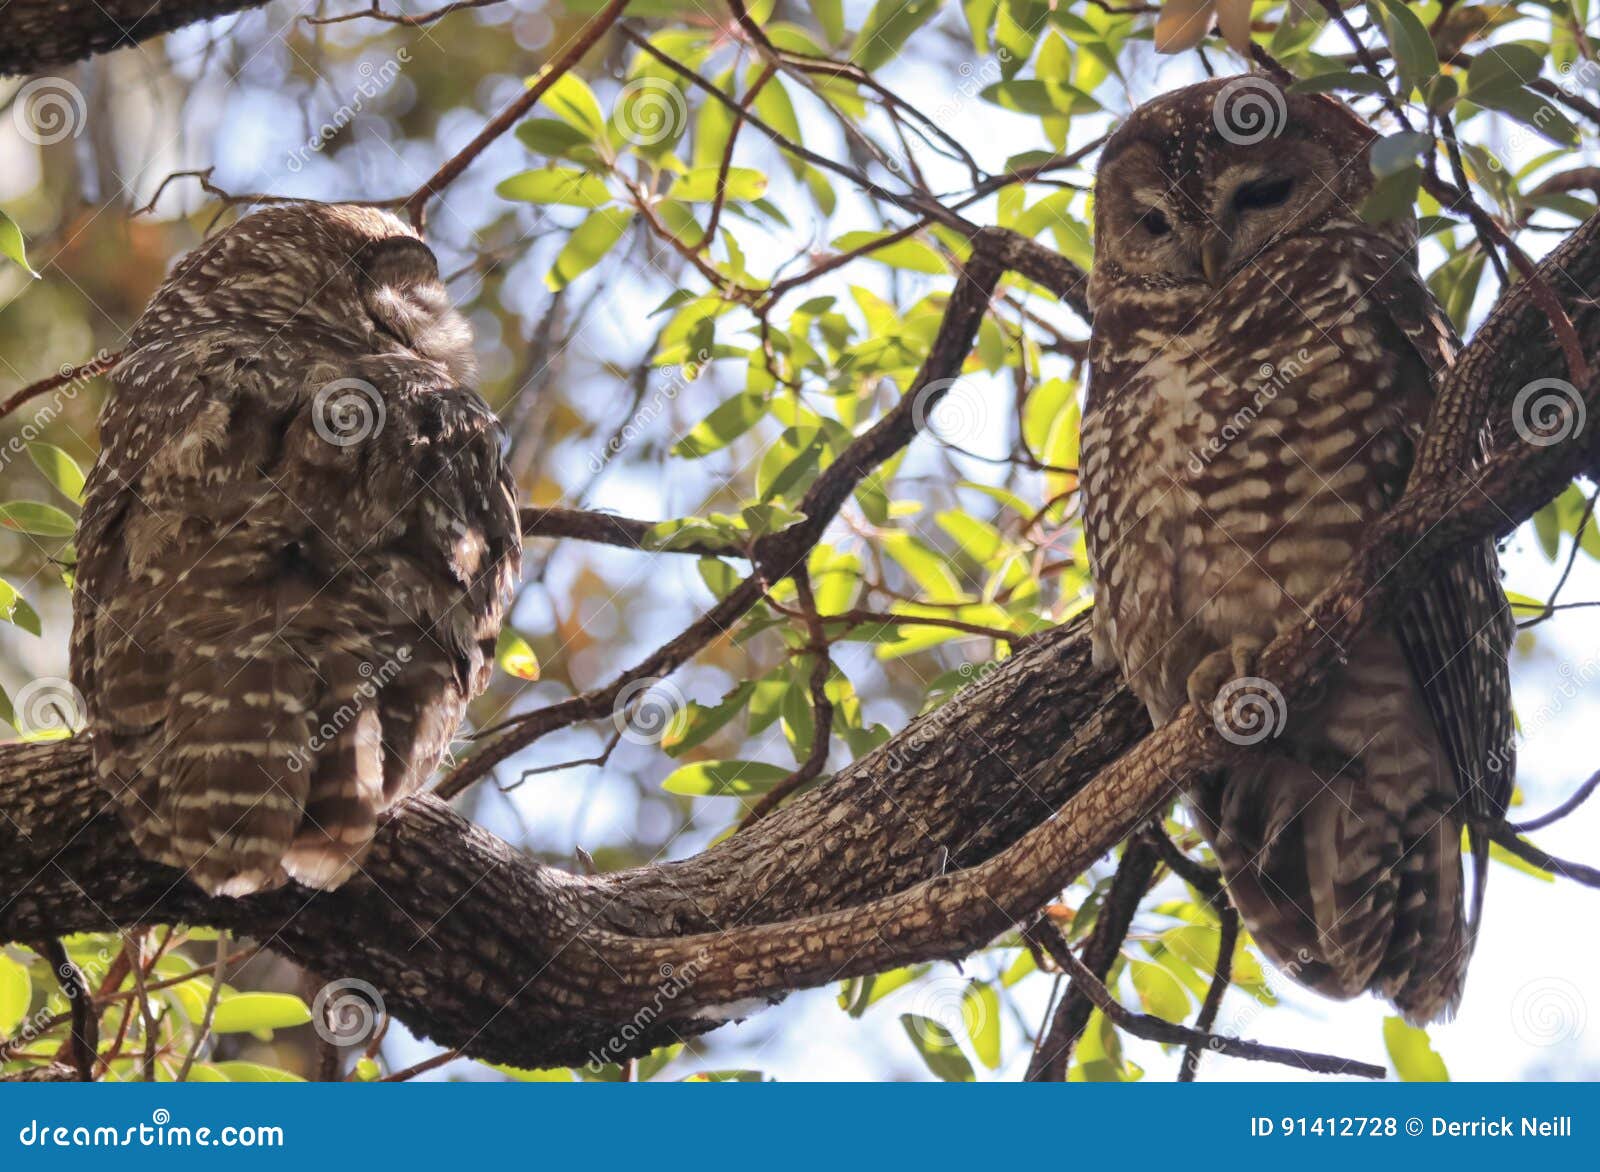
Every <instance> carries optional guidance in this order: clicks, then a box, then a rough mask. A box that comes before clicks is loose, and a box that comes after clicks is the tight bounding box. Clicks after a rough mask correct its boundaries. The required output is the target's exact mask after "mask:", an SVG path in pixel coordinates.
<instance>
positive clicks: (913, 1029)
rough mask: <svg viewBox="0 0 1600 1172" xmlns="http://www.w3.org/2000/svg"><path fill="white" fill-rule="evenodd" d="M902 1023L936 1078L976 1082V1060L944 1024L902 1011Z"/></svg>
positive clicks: (946, 1080) (949, 1080) (947, 1080)
mask: <svg viewBox="0 0 1600 1172" xmlns="http://www.w3.org/2000/svg"><path fill="white" fill-rule="evenodd" d="M900 1024H901V1025H902V1026H903V1027H904V1028H905V1031H906V1036H907V1037H908V1038H910V1039H911V1044H912V1045H913V1046H915V1047H916V1048H917V1053H918V1054H920V1055H922V1061H923V1062H925V1063H926V1064H927V1066H928V1069H929V1070H930V1071H932V1072H933V1074H934V1077H936V1078H938V1079H940V1080H941V1081H943V1082H972V1081H973V1073H972V1063H970V1062H968V1061H967V1056H966V1055H965V1054H963V1053H962V1052H961V1047H960V1046H959V1045H957V1043H956V1040H955V1038H954V1037H952V1036H951V1034H950V1031H949V1030H947V1029H945V1028H944V1026H942V1025H940V1024H939V1023H938V1022H936V1021H934V1020H933V1019H932V1018H931V1017H922V1016H920V1015H918V1014H915V1013H902V1014H901V1015H900Z"/></svg>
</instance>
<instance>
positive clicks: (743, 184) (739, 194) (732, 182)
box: [667, 166, 767, 203]
mask: <svg viewBox="0 0 1600 1172" xmlns="http://www.w3.org/2000/svg"><path fill="white" fill-rule="evenodd" d="M720 173H721V168H720V166H718V167H696V168H695V169H694V170H693V171H690V172H689V173H688V174H687V175H680V176H679V177H678V178H677V179H676V180H674V181H673V184H672V187H671V188H670V189H669V190H668V191H667V198H668V199H678V200H683V201H684V202H685V203H710V202H712V201H713V200H715V199H716V198H717V176H718V175H719V174H720ZM766 190H767V177H766V175H765V174H763V173H762V172H760V171H757V170H756V169H755V168H754V167H729V168H728V178H727V185H726V193H727V194H726V197H725V198H727V199H729V200H736V201H746V200H752V199H759V198H761V196H762V195H764V194H766Z"/></svg>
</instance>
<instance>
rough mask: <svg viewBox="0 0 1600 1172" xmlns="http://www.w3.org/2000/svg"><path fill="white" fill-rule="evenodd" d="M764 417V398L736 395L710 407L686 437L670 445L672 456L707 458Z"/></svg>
mask: <svg viewBox="0 0 1600 1172" xmlns="http://www.w3.org/2000/svg"><path fill="white" fill-rule="evenodd" d="M766 413H767V403H766V400H765V399H764V398H762V397H761V396H760V395H753V394H751V393H750V392H748V391H740V392H739V393H738V394H737V395H734V396H733V397H732V398H731V399H726V400H724V401H723V402H721V403H719V404H717V405H716V406H715V407H713V408H712V409H711V413H710V414H709V415H707V416H706V417H705V418H704V419H702V420H701V421H700V422H699V423H697V424H695V425H694V427H692V428H691V429H690V430H689V434H688V435H686V436H684V437H683V438H682V439H681V440H679V441H678V442H677V443H675V444H673V445H672V454H673V455H674V456H683V457H685V458H687V459H690V460H697V459H699V458H700V457H701V456H706V455H710V454H711V453H712V452H715V451H717V450H718V449H719V448H724V447H726V446H727V445H728V444H729V443H731V442H732V441H733V440H735V439H737V438H738V437H739V436H741V435H743V434H744V433H745V432H747V431H749V430H750V429H751V428H752V427H753V426H755V423H756V420H758V419H760V418H761V417H762V416H763V415H765V414H766Z"/></svg>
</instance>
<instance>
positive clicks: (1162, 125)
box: [1082, 75, 1512, 1022]
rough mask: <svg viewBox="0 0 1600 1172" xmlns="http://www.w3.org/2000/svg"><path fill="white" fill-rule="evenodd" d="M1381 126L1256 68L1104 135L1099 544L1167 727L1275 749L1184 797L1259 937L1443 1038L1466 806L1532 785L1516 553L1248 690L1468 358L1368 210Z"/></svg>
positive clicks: (1437, 577) (1129, 667) (1120, 637)
mask: <svg viewBox="0 0 1600 1172" xmlns="http://www.w3.org/2000/svg"><path fill="white" fill-rule="evenodd" d="M1374 137H1375V135H1374V133H1373V132H1372V131H1371V130H1370V129H1369V128H1368V127H1367V126H1366V125H1364V124H1363V123H1362V122H1361V121H1359V120H1358V119H1357V118H1356V116H1355V115H1354V113H1353V112H1351V111H1350V110H1349V109H1348V108H1346V107H1344V106H1342V105H1340V104H1339V103H1337V102H1335V101H1333V100H1332V99H1329V98H1325V97H1321V96H1307V95H1300V94H1288V93H1285V92H1283V91H1282V90H1281V89H1280V88H1279V87H1278V86H1276V85H1274V84H1273V83H1271V82H1270V81H1268V80H1267V79H1265V78H1263V77H1260V76H1255V75H1249V76H1246V77H1242V78H1232V79H1220V80H1215V81H1209V82H1205V83H1203V84H1200V85H1195V86H1191V87H1188V88H1186V89H1181V90H1178V91H1176V92H1174V93H1171V94H1168V95H1165V96H1164V97H1161V98H1159V99H1157V100H1156V101H1153V102H1151V103H1149V104H1148V105H1145V106H1143V107H1141V108H1140V109H1138V110H1137V111H1135V112H1134V114H1133V115H1132V116H1131V117H1130V118H1129V119H1128V120H1127V122H1126V123H1125V124H1124V125H1123V126H1122V127H1121V128H1119V129H1118V130H1117V132H1116V133H1115V134H1114V135H1113V136H1112V138H1111V139H1110V140H1109V141H1108V142H1107V144H1106V147H1105V150H1104V153H1103V155H1102V158H1101V162H1100V166H1099V174H1098V176H1097V179H1096V184H1095V264H1094V271H1093V274H1092V276H1091V279H1090V302H1091V305H1092V307H1093V311H1094V331H1093V337H1092V339H1091V342H1090V367H1091V380H1090V383H1089V390H1088V401H1087V404H1086V408H1085V412H1084V418H1083V442H1082V465H1083V495H1084V529H1085V536H1086V539H1087V543H1088V549H1089V556H1090V563H1091V568H1092V572H1093V576H1094V582H1095V608H1094V649H1095V655H1096V657H1097V659H1098V660H1099V661H1100V662H1102V663H1115V664H1116V665H1118V666H1119V667H1120V668H1121V670H1122V673H1123V675H1124V676H1125V678H1126V679H1127V681H1128V683H1129V685H1130V686H1131V687H1132V688H1133V690H1134V692H1135V693H1136V694H1137V695H1138V696H1139V698H1140V699H1141V700H1142V701H1143V702H1144V703H1145V705H1146V706H1147V707H1148V709H1149V712H1150V716H1151V718H1152V720H1153V721H1154V722H1155V723H1156V724H1157V725H1158V726H1159V725H1161V724H1163V723H1165V722H1166V721H1168V720H1170V719H1172V718H1173V716H1174V715H1175V714H1177V713H1178V712H1179V711H1180V710H1181V708H1182V706H1183V705H1184V704H1185V703H1193V704H1196V705H1198V706H1199V707H1200V708H1201V709H1202V710H1203V711H1204V712H1206V714H1207V715H1208V716H1209V717H1213V718H1215V719H1216V720H1217V721H1218V724H1219V729H1221V731H1222V732H1223V734H1224V735H1225V736H1229V737H1231V738H1232V739H1233V740H1235V742H1236V743H1249V744H1251V745H1252V747H1251V748H1250V749H1248V750H1247V755H1246V757H1245V759H1244V760H1243V761H1242V762H1241V763H1240V764H1238V765H1236V766H1230V767H1229V768H1228V769H1227V770H1225V771H1222V772H1221V773H1220V774H1219V775H1217V776H1214V777H1212V778H1209V779H1208V780H1207V781H1206V783H1204V784H1203V785H1202V786H1200V787H1199V788H1198V789H1197V790H1196V791H1195V792H1192V793H1190V794H1189V795H1188V799H1189V802H1190V804H1191V806H1192V808H1193V809H1194V811H1195V814H1196V816H1197V820H1198V822H1199V825H1200V827H1201V829H1202V830H1203V832H1204V833H1205V835H1206V837H1207V839H1208V840H1209V842H1210V843H1211V845H1212V847H1213V849H1214V851H1215V853H1216V856H1217V859H1218V861H1219V863H1220V865H1221V868H1222V872H1223V876H1224V879H1225V880H1226V883H1227V888H1228V892H1229V895H1230V896H1231V898H1232V900H1233V902H1234V904H1235V906H1236V907H1237V908H1238V909H1239V912H1240V913H1241V915H1242V916H1243V917H1244V920H1245V923H1246V924H1247V925H1248V927H1249V928H1250V930H1251V932H1252V933H1253V934H1254V935H1255V938H1256V940H1257V941H1258V942H1259V943H1260V944H1261V946H1262V948H1263V949H1264V950H1265V951H1266V952H1267V954H1268V955H1269V956H1270V957H1271V958H1272V959H1273V960H1274V961H1275V962H1276V963H1277V964H1278V965H1279V966H1281V967H1282V968H1284V969H1285V970H1286V971H1287V972H1288V973H1289V974H1290V975H1291V976H1293V977H1294V978H1295V979H1297V980H1298V981H1300V982H1302V983H1304V984H1306V985H1308V986H1310V987H1311V988H1313V989H1316V990H1318V991H1319V992H1322V993H1325V994H1327V995H1329V996H1333V997H1341V998H1344V997H1352V996H1354V995H1356V994H1358V993H1360V992H1362V991H1363V990H1368V989H1370V990H1372V991H1374V992H1376V993H1378V994H1380V995H1381V996H1383V997H1385V998H1387V999H1388V1000H1389V1001H1390V1002H1392V1003H1393V1004H1394V1006H1395V1007H1396V1008H1397V1009H1398V1010H1399V1011H1400V1012H1401V1013H1402V1014H1403V1015H1404V1016H1405V1017H1406V1018H1407V1019H1409V1020H1411V1021H1413V1022H1427V1021H1431V1020H1434V1019H1436V1018H1439V1017H1442V1016H1445V1015H1448V1014H1449V1013H1451V1012H1452V1011H1453V1010H1454V1008H1455V1006H1456V1004H1457V1002H1458V1001H1459V999H1460V996H1461V988H1462V981H1463V977H1464V975H1465V972H1466V967H1467V961H1468V959H1469V956H1470V953H1471V950H1472V939H1473V933H1474V930H1475V928H1476V924H1477V921H1478V912H1479V910H1480V909H1481V907H1482V900H1483V889H1484V880H1485V875H1484V866H1483V864H1484V861H1485V853H1486V850H1487V846H1486V844H1484V843H1482V842H1477V841H1475V842H1474V849H1473V854H1474V865H1473V886H1474V894H1473V904H1474V907H1473V914H1472V917H1471V927H1469V923H1468V919H1467V916H1466V914H1465V910H1464V907H1463V905H1464V902H1465V900H1464V892H1463V888H1464V881H1463V874H1462V859H1461V840H1462V828H1463V825H1464V823H1465V821H1466V819H1465V815H1467V814H1469V813H1471V814H1475V815H1483V816H1490V815H1497V814H1499V813H1500V812H1502V811H1503V810H1504V808H1505V804H1506V801H1507V798H1508V796H1509V792H1510V788H1511V781H1512V776H1511V775H1512V767H1511V753H1510V742H1511V733H1512V726H1511V712H1510V692H1509V685H1508V681H1507V664H1506V655H1507V651H1508V648H1509V645H1510V640H1511V637H1512V624H1511V620H1510V613H1509V610H1508V608H1507V606H1506V603H1505V598H1504V594H1503V592H1502V591H1501V588H1500V584H1499V578H1498V569H1497V565H1496V559H1495V551H1494V547H1493V545H1492V544H1485V545H1482V546H1480V547H1476V548H1473V549H1472V550H1470V551H1469V552H1468V553H1466V554H1464V555H1461V556H1459V557H1457V558H1456V559H1455V560H1453V561H1452V562H1450V563H1449V564H1445V565H1440V566H1438V567H1436V572H1435V573H1434V574H1433V575H1432V576H1431V578H1430V579H1429V581H1428V583H1427V584H1426V586H1425V587H1424V588H1423V590H1422V592H1421V593H1420V595H1419V596H1418V597H1416V598H1415V599H1414V600H1413V602H1412V603H1411V604H1410V606H1409V609H1407V610H1406V611H1405V613H1403V614H1401V615H1399V616H1398V617H1397V618H1395V619H1393V620H1392V621H1390V622H1388V623H1386V624H1384V625H1382V626H1381V627H1379V628H1377V629H1376V630H1374V631H1373V632H1372V633H1371V634H1369V635H1367V636H1366V637H1364V638H1363V639H1362V640H1361V641H1359V642H1358V643H1356V644H1355V645H1354V646H1350V647H1345V648H1341V649H1340V650H1341V656H1340V663H1341V665H1342V666H1341V668H1340V669H1339V671H1338V672H1337V674H1336V675H1335V676H1334V677H1333V679H1332V681H1331V682H1330V683H1329V684H1328V685H1327V686H1326V687H1325V688H1324V689H1322V691H1321V694H1320V695H1318V696H1315V697H1310V698H1307V699H1304V700H1300V701H1297V702H1296V703H1295V704H1293V705H1285V704H1283V698H1282V695H1281V693H1279V694H1275V693H1274V692H1273V689H1272V688H1271V685H1270V683H1257V684H1243V683H1241V681H1242V680H1244V679H1247V678H1249V677H1252V676H1253V675H1254V662H1255V656H1256V653H1257V651H1259V649H1260V648H1261V647H1263V646H1264V645H1265V644H1266V643H1267V642H1268V641H1270V640H1271V639H1272V638H1273V636H1274V635H1275V634H1277V633H1278V632H1279V631H1280V630H1283V629H1284V628H1285V627H1287V626H1290V625H1293V624H1298V623H1300V622H1302V621H1304V619H1305V617H1306V613H1307V609H1308V608H1309V606H1310V605H1311V602H1312V600H1313V599H1314V598H1315V597H1316V596H1317V594H1318V593H1319V592H1320V591H1321V590H1322V589H1323V587H1324V586H1326V585H1327V584H1328V583H1329V582H1330V581H1331V579H1332V578H1333V577H1334V576H1335V575H1336V574H1337V573H1338V572H1339V571H1340V570H1341V569H1343V567H1344V566H1345V564H1346V563H1347V562H1348V561H1349V559H1350V556H1351V554H1352V553H1353V551H1354V550H1355V548H1356V546H1357V544H1358V542H1359V541H1360V540H1361V536H1362V531H1363V529H1364V528H1366V527H1367V526H1368V525H1369V524H1370V523H1371V521H1372V519H1373V518H1374V517H1376V516H1378V515H1379V514H1380V513H1382V512H1383V511H1384V510H1385V509H1386V508H1388V507H1389V506H1390V505H1391V504H1392V503H1393V502H1394V500H1395V499H1396V497H1397V496H1398V495H1399V494H1400V492H1401V490H1402V488H1403V487H1404V484H1405V480H1406V475H1407V472H1408V470H1409V468H1410V465H1411V462H1412V458H1413V452H1414V450H1415V446H1416V444H1417V440H1418V438H1419V435H1420V433H1421V429H1422V427H1423V426H1424V424H1425V422H1426V419H1427V415H1428V409H1429V401H1430V397H1431V384H1430V378H1431V376H1433V375H1436V374H1437V373H1438V372H1439V371H1440V370H1442V369H1444V368H1446V367H1448V366H1449V365H1450V364H1451V363H1452V362H1453V360H1454V355H1455V352H1456V349H1457V341H1456V338H1455V335H1454V333H1453V332H1452V330H1451V328H1450V325H1449V322H1448V320H1447V319H1446V318H1445V316H1444V314H1443V313H1442V312H1441V311H1440V309H1439V307H1438V306H1437V305H1435V304H1434V302H1433V301H1432V299H1431V298H1430V296H1429V294H1428V291H1427V288H1426V287H1425V286H1424V285H1423V283H1422V281H1421V279H1420V278H1419V276H1418V272H1417V268H1416V260H1415V225H1414V224H1413V223H1411V222H1409V221H1392V220H1391V221H1388V222H1384V223H1369V222H1367V221H1366V220H1364V219H1363V218H1362V216H1361V214H1360V211H1359V209H1360V206H1361V204H1362V201H1363V199H1364V198H1365V197H1366V196H1367V195H1368V194H1369V193H1370V191H1371V190H1372V187H1373V183H1374V180H1373V174H1372V170H1371V166H1370V161H1369V158H1368V149H1369V147H1370V144H1371V141H1372V140H1373V138H1374ZM1241 706H1242V707H1241Z"/></svg>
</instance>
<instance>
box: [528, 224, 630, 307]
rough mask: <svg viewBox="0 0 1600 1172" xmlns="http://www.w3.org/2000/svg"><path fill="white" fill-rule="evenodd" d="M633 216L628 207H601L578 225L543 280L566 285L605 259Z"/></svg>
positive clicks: (558, 286)
mask: <svg viewBox="0 0 1600 1172" xmlns="http://www.w3.org/2000/svg"><path fill="white" fill-rule="evenodd" d="M632 220H633V212H632V210H631V209H628V208H601V209H600V210H599V211H597V212H595V213H594V214H592V215H591V216H590V217H589V218H588V219H586V220H584V222H583V223H581V224H579V225H578V226H577V228H575V229H573V232H572V235H571V236H569V237H568V238H567V242H566V244H565V245H563V246H562V248H561V252H560V253H559V254H558V255H557V256H556V263H555V264H554V265H552V266H551V268H550V271H549V272H548V273H546V274H545V278H544V283H545V284H546V285H547V286H548V287H549V288H550V289H551V290H552V291H555V290H558V289H565V288H566V287H567V286H568V285H570V284H571V283H572V282H573V281H574V280H575V279H576V278H577V277H579V276H581V275H582V274H584V273H586V272H588V271H589V270H590V269H592V268H594V266H595V265H597V264H599V263H600V261H601V260H602V259H604V257H605V255H606V253H608V252H610V251H611V249H612V247H613V246H614V245H615V244H616V243H617V241H618V240H621V239H622V234H623V233H624V232H625V231H627V228H628V224H629V223H630V222H631V221H632Z"/></svg>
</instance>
